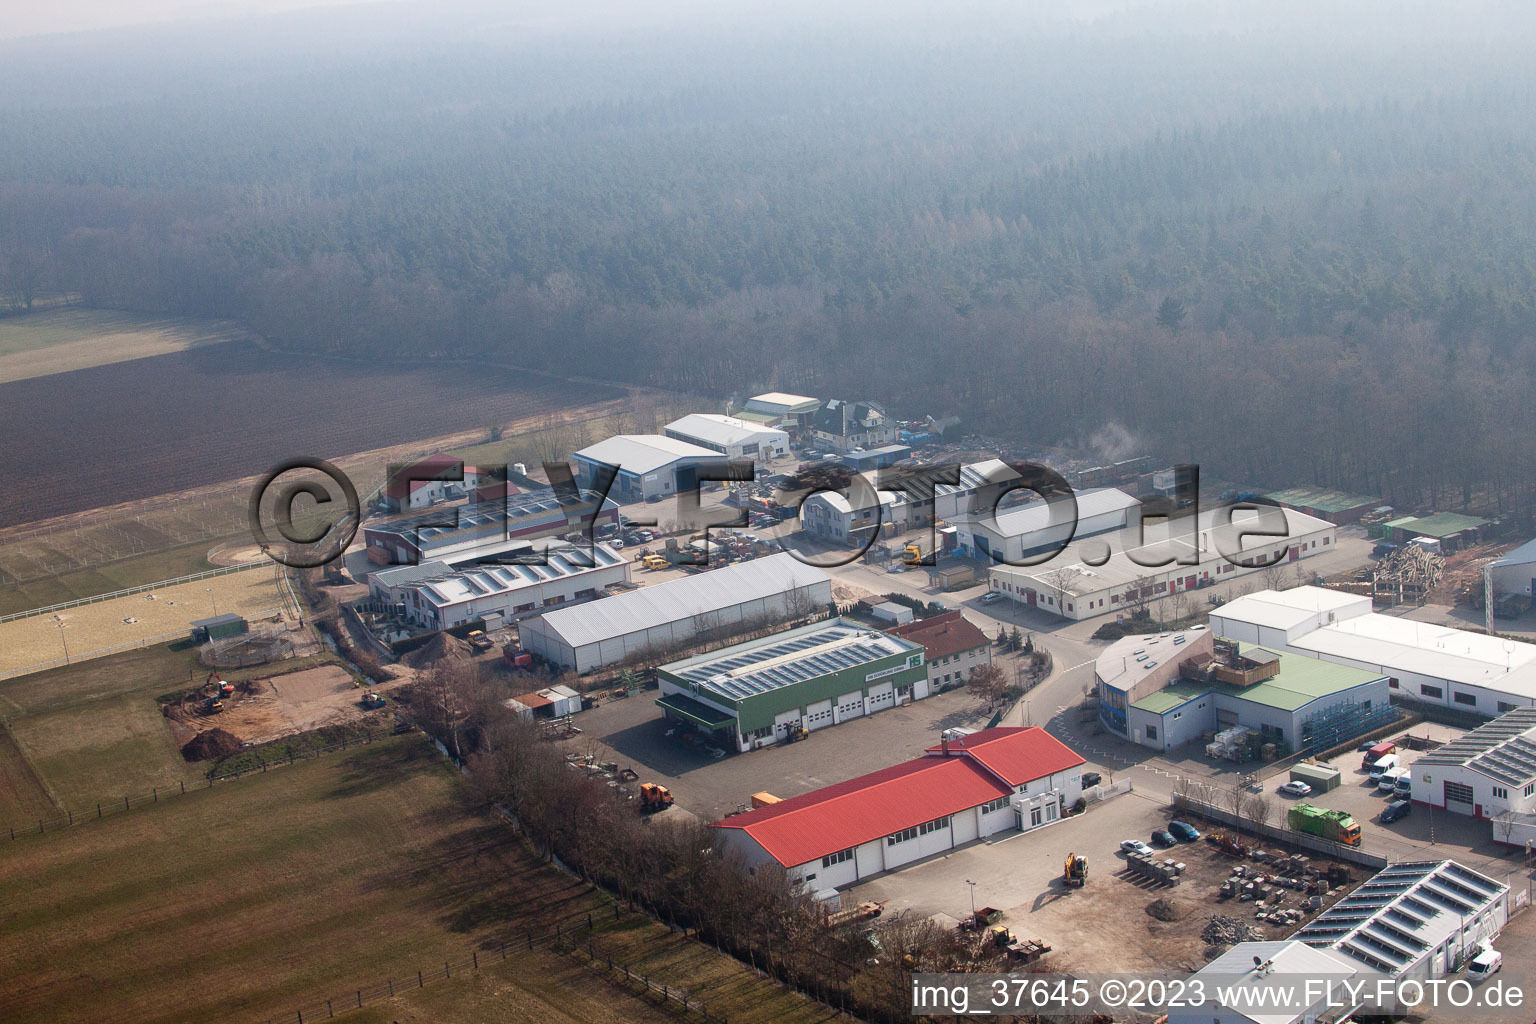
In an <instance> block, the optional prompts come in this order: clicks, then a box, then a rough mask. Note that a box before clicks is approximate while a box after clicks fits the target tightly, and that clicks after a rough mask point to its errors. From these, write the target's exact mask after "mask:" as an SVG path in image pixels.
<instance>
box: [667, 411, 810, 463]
mask: <svg viewBox="0 0 1536 1024" xmlns="http://www.w3.org/2000/svg"><path fill="white" fill-rule="evenodd" d="M661 432H662V433H663V434H665V435H666V436H667V437H670V438H674V439H675V440H678V441H686V442H688V443H689V444H692V445H697V446H698V447H700V448H708V449H709V450H710V451H712V452H720V453H721V454H723V455H729V456H730V457H731V458H733V459H752V460H754V461H758V462H761V461H763V460H766V459H777V458H781V457H783V456H785V455H788V454H789V434H787V433H786V432H785V431H782V430H780V429H778V428H777V427H766V426H763V425H762V424H761V423H749V422H748V421H746V420H740V419H737V418H736V417H734V416H720V415H717V414H715V413H707V412H698V413H693V414H692V415H689V416H684V417H682V418H681V419H676V420H673V421H672V422H671V423H668V424H667V425H666V426H665V427H662V428H661Z"/></svg>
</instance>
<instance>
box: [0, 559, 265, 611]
mask: <svg viewBox="0 0 1536 1024" xmlns="http://www.w3.org/2000/svg"><path fill="white" fill-rule="evenodd" d="M272 564H273V563H272V562H270V561H268V560H267V559H265V558H263V559H261V560H260V561H256V562H241V563H240V564H239V565H225V566H221V567H219V568H217V569H208V570H206V571H205V572H195V573H193V574H192V575H191V576H179V577H177V578H176V579H174V580H159V581H157V582H155V583H144V584H141V585H139V586H137V587H129V588H128V589H127V590H114V591H112V592H111V593H110V594H92V595H91V596H90V597H80V598H76V599H75V600H73V601H61V602H59V603H58V604H50V605H48V606H47V607H44V608H29V609H27V610H26V611H24V612H11V613H10V614H9V615H0V622H10V621H11V620H13V619H26V618H31V617H32V616H33V615H47V614H48V613H49V612H57V611H62V610H63V609H65V608H78V607H80V606H81V605H83V604H96V603H97V602H100V601H111V600H113V599H114V598H119V597H128V596H130V595H133V594H142V593H144V592H145V591H148V590H160V589H162V588H164V587H174V586H177V585H179V584H182V583H196V582H197V581H198V580H206V579H212V578H213V577H215V576H228V575H229V574H230V573H232V572H244V571H245V570H247V569H256V568H259V567H261V566H263V565H272Z"/></svg>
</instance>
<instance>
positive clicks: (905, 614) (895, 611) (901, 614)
mask: <svg viewBox="0 0 1536 1024" xmlns="http://www.w3.org/2000/svg"><path fill="white" fill-rule="evenodd" d="M872 611H873V612H874V616H875V618H877V619H880V620H881V621H882V622H891V623H895V624H896V625H898V626H900V625H902V624H903V623H906V622H911V621H912V609H911V608H908V607H907V606H906V605H904V604H897V603H896V602H895V601H881V602H880V603H879V604H877V605H875V606H874V608H873V609H872Z"/></svg>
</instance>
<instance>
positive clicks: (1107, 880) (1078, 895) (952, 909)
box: [852, 791, 1366, 973]
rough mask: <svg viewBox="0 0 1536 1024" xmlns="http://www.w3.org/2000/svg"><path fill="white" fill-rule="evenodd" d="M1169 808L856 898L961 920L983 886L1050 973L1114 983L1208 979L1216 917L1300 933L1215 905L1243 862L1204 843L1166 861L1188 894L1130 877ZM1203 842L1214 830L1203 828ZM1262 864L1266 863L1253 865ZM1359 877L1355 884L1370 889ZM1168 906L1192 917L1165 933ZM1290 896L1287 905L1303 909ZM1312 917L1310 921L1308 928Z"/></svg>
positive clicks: (1175, 851) (1104, 818)
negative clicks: (1044, 954) (1104, 976)
mask: <svg viewBox="0 0 1536 1024" xmlns="http://www.w3.org/2000/svg"><path fill="white" fill-rule="evenodd" d="M1170 818H1171V815H1170V814H1169V813H1168V811H1167V809H1166V806H1165V801H1164V800H1163V799H1162V798H1161V797H1159V796H1154V795H1147V794H1142V793H1137V792H1134V791H1133V792H1131V793H1129V794H1126V795H1123V796H1118V797H1113V798H1111V799H1109V800H1107V801H1105V802H1104V803H1102V804H1097V805H1093V806H1091V807H1090V808H1089V810H1088V811H1087V812H1086V813H1085V814H1082V815H1079V816H1077V817H1073V818H1067V819H1065V820H1063V821H1060V822H1058V823H1057V824H1054V825H1049V826H1046V827H1045V828H1040V829H1035V830H1033V831H1030V832H1025V833H1017V832H1012V833H1005V834H1003V835H1001V836H999V837H997V838H996V839H994V840H992V841H990V842H987V841H983V842H981V843H975V844H972V845H970V846H967V847H964V848H962V849H960V850H955V851H951V852H950V853H947V854H943V855H940V856H937V857H934V858H932V859H930V860H927V861H924V862H923V863H920V864H917V865H915V866H912V867H909V868H905V869H903V870H901V871H898V872H894V873H892V874H889V875H884V876H881V877H879V878H876V879H874V880H872V881H870V882H866V883H864V884H863V885H859V886H856V887H855V888H854V889H853V890H852V892H853V895H854V896H855V897H857V898H858V899H871V900H889V901H890V902H888V903H887V904H886V908H885V912H886V914H888V915H889V914H893V913H894V914H900V913H907V914H915V915H919V916H923V917H927V916H930V915H933V914H943V915H946V916H947V917H952V918H955V919H957V920H958V919H960V918H963V917H965V916H966V915H967V914H968V913H969V911H970V908H971V891H970V886H969V885H968V884H967V879H970V880H974V881H976V882H977V885H976V890H975V901H976V903H975V905H976V906H977V907H982V906H991V907H996V908H998V909H1000V910H1002V911H1003V918H1002V923H1003V924H1006V925H1007V926H1008V927H1009V928H1010V929H1011V930H1012V931H1013V933H1014V934H1015V936H1017V937H1019V938H1034V937H1038V938H1042V939H1044V940H1045V941H1046V942H1048V943H1050V944H1051V946H1052V947H1053V950H1052V953H1051V954H1050V955H1049V957H1048V958H1047V959H1046V960H1044V961H1042V965H1043V966H1044V967H1045V968H1046V969H1052V970H1081V971H1104V972H1111V971H1113V972H1116V973H1121V972H1160V971H1165V970H1198V969H1199V968H1200V967H1201V966H1203V965H1204V964H1205V962H1206V956H1205V948H1206V945H1207V943H1206V942H1205V941H1204V939H1202V938H1201V936H1200V933H1201V931H1202V930H1203V929H1204V927H1205V926H1206V924H1207V923H1208V922H1209V920H1210V918H1211V917H1212V915H1217V914H1220V915H1226V916H1231V917H1234V918H1237V919H1238V920H1240V921H1242V922H1244V923H1247V924H1255V925H1257V926H1258V927H1259V928H1260V929H1261V930H1262V932H1263V936H1264V937H1265V938H1282V937H1284V935H1285V934H1288V933H1289V932H1290V931H1292V930H1293V929H1291V928H1282V927H1280V926H1274V925H1268V924H1263V923H1261V922H1257V921H1255V919H1254V909H1253V905H1252V904H1248V903H1240V902H1238V901H1237V900H1222V901H1218V900H1217V899H1216V895H1217V889H1218V888H1219V886H1220V885H1221V882H1222V881H1223V880H1224V879H1225V878H1226V877H1227V876H1228V875H1229V874H1230V873H1231V870H1232V867H1233V865H1234V864H1235V863H1237V862H1235V861H1233V860H1231V859H1230V858H1228V857H1226V856H1224V855H1223V854H1221V853H1219V852H1218V851H1217V850H1216V849H1215V847H1214V846H1212V845H1211V844H1209V843H1206V842H1204V841H1203V840H1202V841H1197V842H1192V843H1180V844H1179V845H1178V846H1175V847H1173V848H1171V849H1168V850H1166V851H1163V850H1160V851H1158V857H1159V859H1162V858H1173V859H1175V860H1178V861H1180V862H1182V863H1184V864H1185V865H1186V870H1185V873H1184V876H1183V880H1182V881H1181V882H1180V883H1179V884H1178V885H1173V886H1167V885H1153V884H1151V883H1149V882H1147V881H1146V880H1144V879H1142V878H1140V876H1138V875H1135V874H1133V873H1131V872H1130V871H1129V870H1128V869H1127V868H1126V856H1125V854H1124V853H1122V852H1121V851H1120V848H1119V844H1120V841H1121V840H1122V839H1141V840H1143V841H1146V840H1147V839H1148V837H1149V836H1150V834H1151V832H1152V830H1153V829H1155V828H1163V827H1165V826H1166V825H1167V824H1168V821H1169V820H1170ZM1194 824H1195V826H1196V827H1197V828H1200V829H1201V831H1204V830H1205V827H1204V825H1203V824H1202V823H1201V822H1199V821H1195V822H1194ZM1069 853H1078V854H1082V855H1085V856H1087V858H1088V884H1087V885H1086V886H1084V887H1083V888H1081V889H1069V888H1067V887H1066V886H1065V885H1064V884H1063V883H1062V880H1061V876H1062V871H1063V867H1064V865H1065V862H1066V858H1067V855H1068V854H1069ZM1247 863H1250V864H1254V865H1255V866H1257V864H1256V862H1253V861H1249V862H1247ZM1365 875H1366V872H1365V870H1364V869H1357V870H1355V871H1354V881H1356V882H1359V881H1362V880H1363V879H1364V877H1365ZM1159 898H1166V899H1168V900H1170V901H1172V902H1173V904H1174V905H1175V907H1176V908H1177V909H1178V910H1179V911H1180V912H1181V913H1182V917H1181V918H1180V919H1179V920H1174V921H1163V920H1159V919H1157V918H1155V917H1153V916H1152V915H1151V914H1149V913H1147V912H1146V911H1147V906H1148V905H1149V904H1150V903H1152V902H1153V901H1154V900H1157V899H1159ZM1301 901H1302V897H1301V896H1300V895H1298V894H1296V893H1294V892H1288V893H1287V894H1286V902H1285V903H1283V904H1282V905H1289V906H1299V905H1300V903H1301ZM1311 916H1314V915H1308V918H1307V919H1310V918H1311Z"/></svg>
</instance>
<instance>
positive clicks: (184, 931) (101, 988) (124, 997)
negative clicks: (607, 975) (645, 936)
mask: <svg viewBox="0 0 1536 1024" xmlns="http://www.w3.org/2000/svg"><path fill="white" fill-rule="evenodd" d="M458 785H459V783H458V781H457V779H456V777H455V773H454V772H453V770H452V769H451V768H450V767H449V766H448V765H447V764H446V763H445V762H443V761H442V760H441V759H440V758H439V757H438V755H437V753H436V751H435V750H433V748H432V747H431V746H430V745H429V744H427V743H426V742H425V741H424V740H422V739H421V738H420V737H418V736H410V737H398V738H394V739H391V740H386V741H381V742H379V743H375V744H372V745H370V746H365V747H361V748H355V749H354V750H352V751H349V752H347V753H346V754H341V755H336V756H331V757H326V758H321V759H317V760H314V761H309V762H300V763H299V764H296V765H294V766H292V767H286V768H283V769H280V770H275V771H272V772H269V773H267V774H265V775H258V776H252V777H251V778H249V779H247V780H242V781H241V782H239V783H232V784H230V785H227V786H222V787H218V788H216V789H212V790H204V791H199V792H196V793H189V794H188V795H187V796H185V797H178V798H176V799H175V800H171V801H167V802H165V803H163V804H161V805H159V806H157V807H152V808H149V809H146V810H144V811H142V812H137V813H131V814H126V815H123V816H121V817H119V818H117V819H114V820H112V821H110V822H102V823H99V824H92V825H88V826H83V827H80V828H77V829H74V830H70V831H68V832H63V833H60V834H59V835H58V837H57V838H50V837H41V838H35V839H31V840H25V841H18V842H16V843H14V844H11V845H9V846H7V847H6V848H5V849H3V850H0V906H3V907H5V915H4V918H3V919H0V921H3V923H0V933H3V939H0V979H4V982H3V985H4V986H5V990H3V991H0V1019H3V1020H6V1021H8V1022H12V1024H17V1022H22V1021H63V1020H79V1021H130V1020H131V1021H139V1020H164V1021H182V1020H184V1021H207V1020H220V1021H225V1020H240V1019H246V1020H256V1019H260V1020H264V1019H266V1018H268V1017H272V1016H276V1015H279V1014H281V1013H283V1012H285V1011H286V1010H287V1009H289V1008H290V1007H291V1006H294V1005H298V1004H300V1003H303V1002H307V1001H308V1000H309V999H311V998H313V997H314V996H315V995H317V994H318V995H321V996H324V995H326V994H327V993H329V992H331V991H335V990H338V989H340V990H344V989H346V988H347V987H348V986H349V985H352V984H354V983H361V982H363V981H367V982H371V981H373V980H375V979H383V978H386V977H390V976H393V977H397V978H403V977H406V976H407V975H409V976H411V977H414V976H415V972H416V970H417V969H418V968H420V967H423V966H426V965H429V964H431V963H433V962H434V961H439V962H440V961H441V960H443V959H445V958H448V957H450V956H451V957H453V958H455V959H456V958H458V957H460V956H462V955H465V954H467V953H468V951H469V950H470V949H471V948H474V947H476V946H477V945H481V948H484V946H483V945H482V944H488V943H489V942H490V941H491V940H492V938H493V937H500V936H503V935H508V934H511V935H519V934H521V933H522V931H523V929H524V928H525V927H528V926H537V927H540V928H542V924H543V923H544V922H546V921H552V920H554V919H556V918H561V919H566V918H569V917H571V916H573V915H575V914H577V913H580V912H585V911H586V910H588V909H593V908H596V907H597V906H598V905H599V900H598V899H597V898H596V897H595V896H593V895H592V894H591V893H589V892H587V891H586V890H585V889H584V887H583V886H581V885H580V884H579V883H577V882H574V881H571V880H567V879H565V878H563V877H562V876H558V875H553V874H552V873H550V872H548V871H547V870H546V869H545V868H543V867H542V866H541V865H539V864H537V863H536V862H533V861H531V859H530V858H528V857H527V856H526V855H524V854H523V853H522V852H521V848H520V847H517V846H516V845H515V844H512V845H509V844H508V843H507V842H506V839H507V837H506V835H505V833H504V832H503V831H502V829H501V828H500V827H499V826H497V825H495V824H493V823H491V822H489V821H487V820H484V819H481V818H477V817H473V816H470V815H468V814H467V813H465V810H464V808H463V807H462V805H461V803H460V801H459V799H458V797H457V795H456V787H457V786H458ZM444 984H451V981H449V982H445V983H444Z"/></svg>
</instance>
